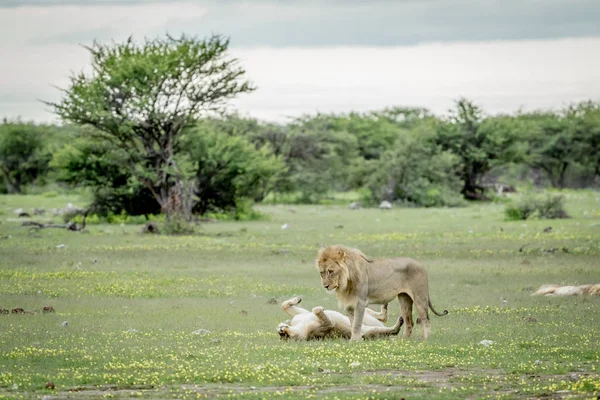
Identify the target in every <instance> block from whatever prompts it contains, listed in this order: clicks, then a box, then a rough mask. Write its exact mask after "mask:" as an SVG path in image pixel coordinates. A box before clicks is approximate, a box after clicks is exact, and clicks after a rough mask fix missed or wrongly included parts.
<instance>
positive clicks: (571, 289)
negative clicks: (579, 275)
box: [532, 283, 600, 296]
mask: <svg viewBox="0 0 600 400" xmlns="http://www.w3.org/2000/svg"><path fill="white" fill-rule="evenodd" d="M586 294H587V295H590V296H600V283H597V284H595V285H580V286H560V285H542V286H540V288H539V289H538V290H537V291H536V292H535V293H533V294H532V296H581V295H586Z"/></svg>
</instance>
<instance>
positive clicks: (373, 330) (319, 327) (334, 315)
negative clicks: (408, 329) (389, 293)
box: [277, 296, 403, 340]
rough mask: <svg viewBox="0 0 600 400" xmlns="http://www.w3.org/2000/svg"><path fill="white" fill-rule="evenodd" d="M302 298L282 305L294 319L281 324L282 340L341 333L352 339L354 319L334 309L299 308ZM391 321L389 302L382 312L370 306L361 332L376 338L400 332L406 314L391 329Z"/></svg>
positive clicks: (364, 335) (340, 334) (322, 336)
mask: <svg viewBox="0 0 600 400" xmlns="http://www.w3.org/2000/svg"><path fill="white" fill-rule="evenodd" d="M301 301H302V298H301V297H300V296H297V297H294V298H292V299H289V300H287V301H284V302H283V303H282V304H281V308H282V309H283V311H285V312H286V313H287V314H288V315H289V316H290V317H292V319H291V320H288V321H285V322H282V323H280V324H279V326H278V327H277V332H278V333H279V336H281V338H282V339H295V340H311V339H324V338H327V337H335V336H341V337H344V338H347V339H348V338H350V336H351V326H350V319H349V318H348V317H347V316H345V315H343V314H341V313H339V312H337V311H332V310H324V309H323V307H315V308H313V309H312V312H309V311H308V310H305V309H304V308H302V307H298V304H299V303H300V302H301ZM384 322H387V304H385V305H383V306H382V307H381V312H379V313H378V312H376V311H373V310H371V309H369V308H367V314H366V315H365V320H364V321H363V325H362V329H361V333H362V335H363V337H365V338H376V337H379V336H387V335H397V334H398V332H400V327H402V323H403V320H402V317H400V318H398V322H396V325H394V326H392V327H390V328H388V327H386V326H385V325H384V324H383V323H384Z"/></svg>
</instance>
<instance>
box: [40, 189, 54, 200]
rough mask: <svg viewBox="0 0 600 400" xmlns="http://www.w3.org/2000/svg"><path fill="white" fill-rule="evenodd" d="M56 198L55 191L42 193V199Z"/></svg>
mask: <svg viewBox="0 0 600 400" xmlns="http://www.w3.org/2000/svg"><path fill="white" fill-rule="evenodd" d="M56 196H58V193H57V192H56V190H49V191H47V192H44V193H42V197H46V198H48V199H51V198H54V197H56Z"/></svg>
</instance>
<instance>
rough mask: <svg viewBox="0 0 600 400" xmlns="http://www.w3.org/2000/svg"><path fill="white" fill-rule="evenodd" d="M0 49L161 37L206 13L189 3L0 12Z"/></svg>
mask: <svg viewBox="0 0 600 400" xmlns="http://www.w3.org/2000/svg"><path fill="white" fill-rule="evenodd" d="M0 10H1V12H0V46H3V47H4V46H14V45H24V44H61V43H84V44H89V43H90V42H91V41H92V40H93V39H94V38H97V39H100V40H109V39H117V40H120V39H123V38H126V37H128V36H129V35H131V34H134V35H136V36H144V35H154V34H156V33H164V29H165V27H166V26H167V25H168V24H172V23H178V22H182V21H185V20H188V19H199V18H202V17H203V16H204V15H205V14H206V12H207V10H206V8H205V7H202V6H201V5H198V4H195V3H192V2H177V3H150V4H143V3H140V4H128V5H110V6H107V5H87V6H83V5H54V6H49V7H40V6H23V7H14V8H0Z"/></svg>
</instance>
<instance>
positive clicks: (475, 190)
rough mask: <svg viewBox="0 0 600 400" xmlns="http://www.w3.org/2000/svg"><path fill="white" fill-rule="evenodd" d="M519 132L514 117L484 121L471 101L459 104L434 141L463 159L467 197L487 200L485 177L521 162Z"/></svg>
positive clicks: (465, 194) (464, 190) (489, 118)
mask: <svg viewBox="0 0 600 400" xmlns="http://www.w3.org/2000/svg"><path fill="white" fill-rule="evenodd" d="M519 131H520V127H518V126H517V124H516V123H515V119H514V118H512V117H507V116H498V117H488V118H484V116H483V112H482V110H481V109H480V108H479V107H478V106H477V105H475V104H474V103H472V102H471V101H469V100H466V99H460V100H458V101H457V102H456V109H455V110H452V112H451V115H450V117H449V119H448V121H447V123H445V124H440V127H439V129H438V135H437V137H436V139H435V142H436V143H437V144H438V145H440V146H441V148H442V150H449V151H451V152H452V153H454V154H456V155H457V156H458V157H460V159H461V162H462V171H461V175H462V181H463V187H462V189H461V193H462V194H463V196H465V198H467V199H485V198H486V197H485V196H484V194H483V190H484V188H483V186H482V185H481V179H482V178H483V176H484V175H485V174H486V173H487V172H489V171H490V170H491V169H492V168H493V167H495V166H497V165H501V164H503V163H508V162H511V161H517V160H519V158H520V149H519V145H518V140H517V138H518V136H519Z"/></svg>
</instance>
